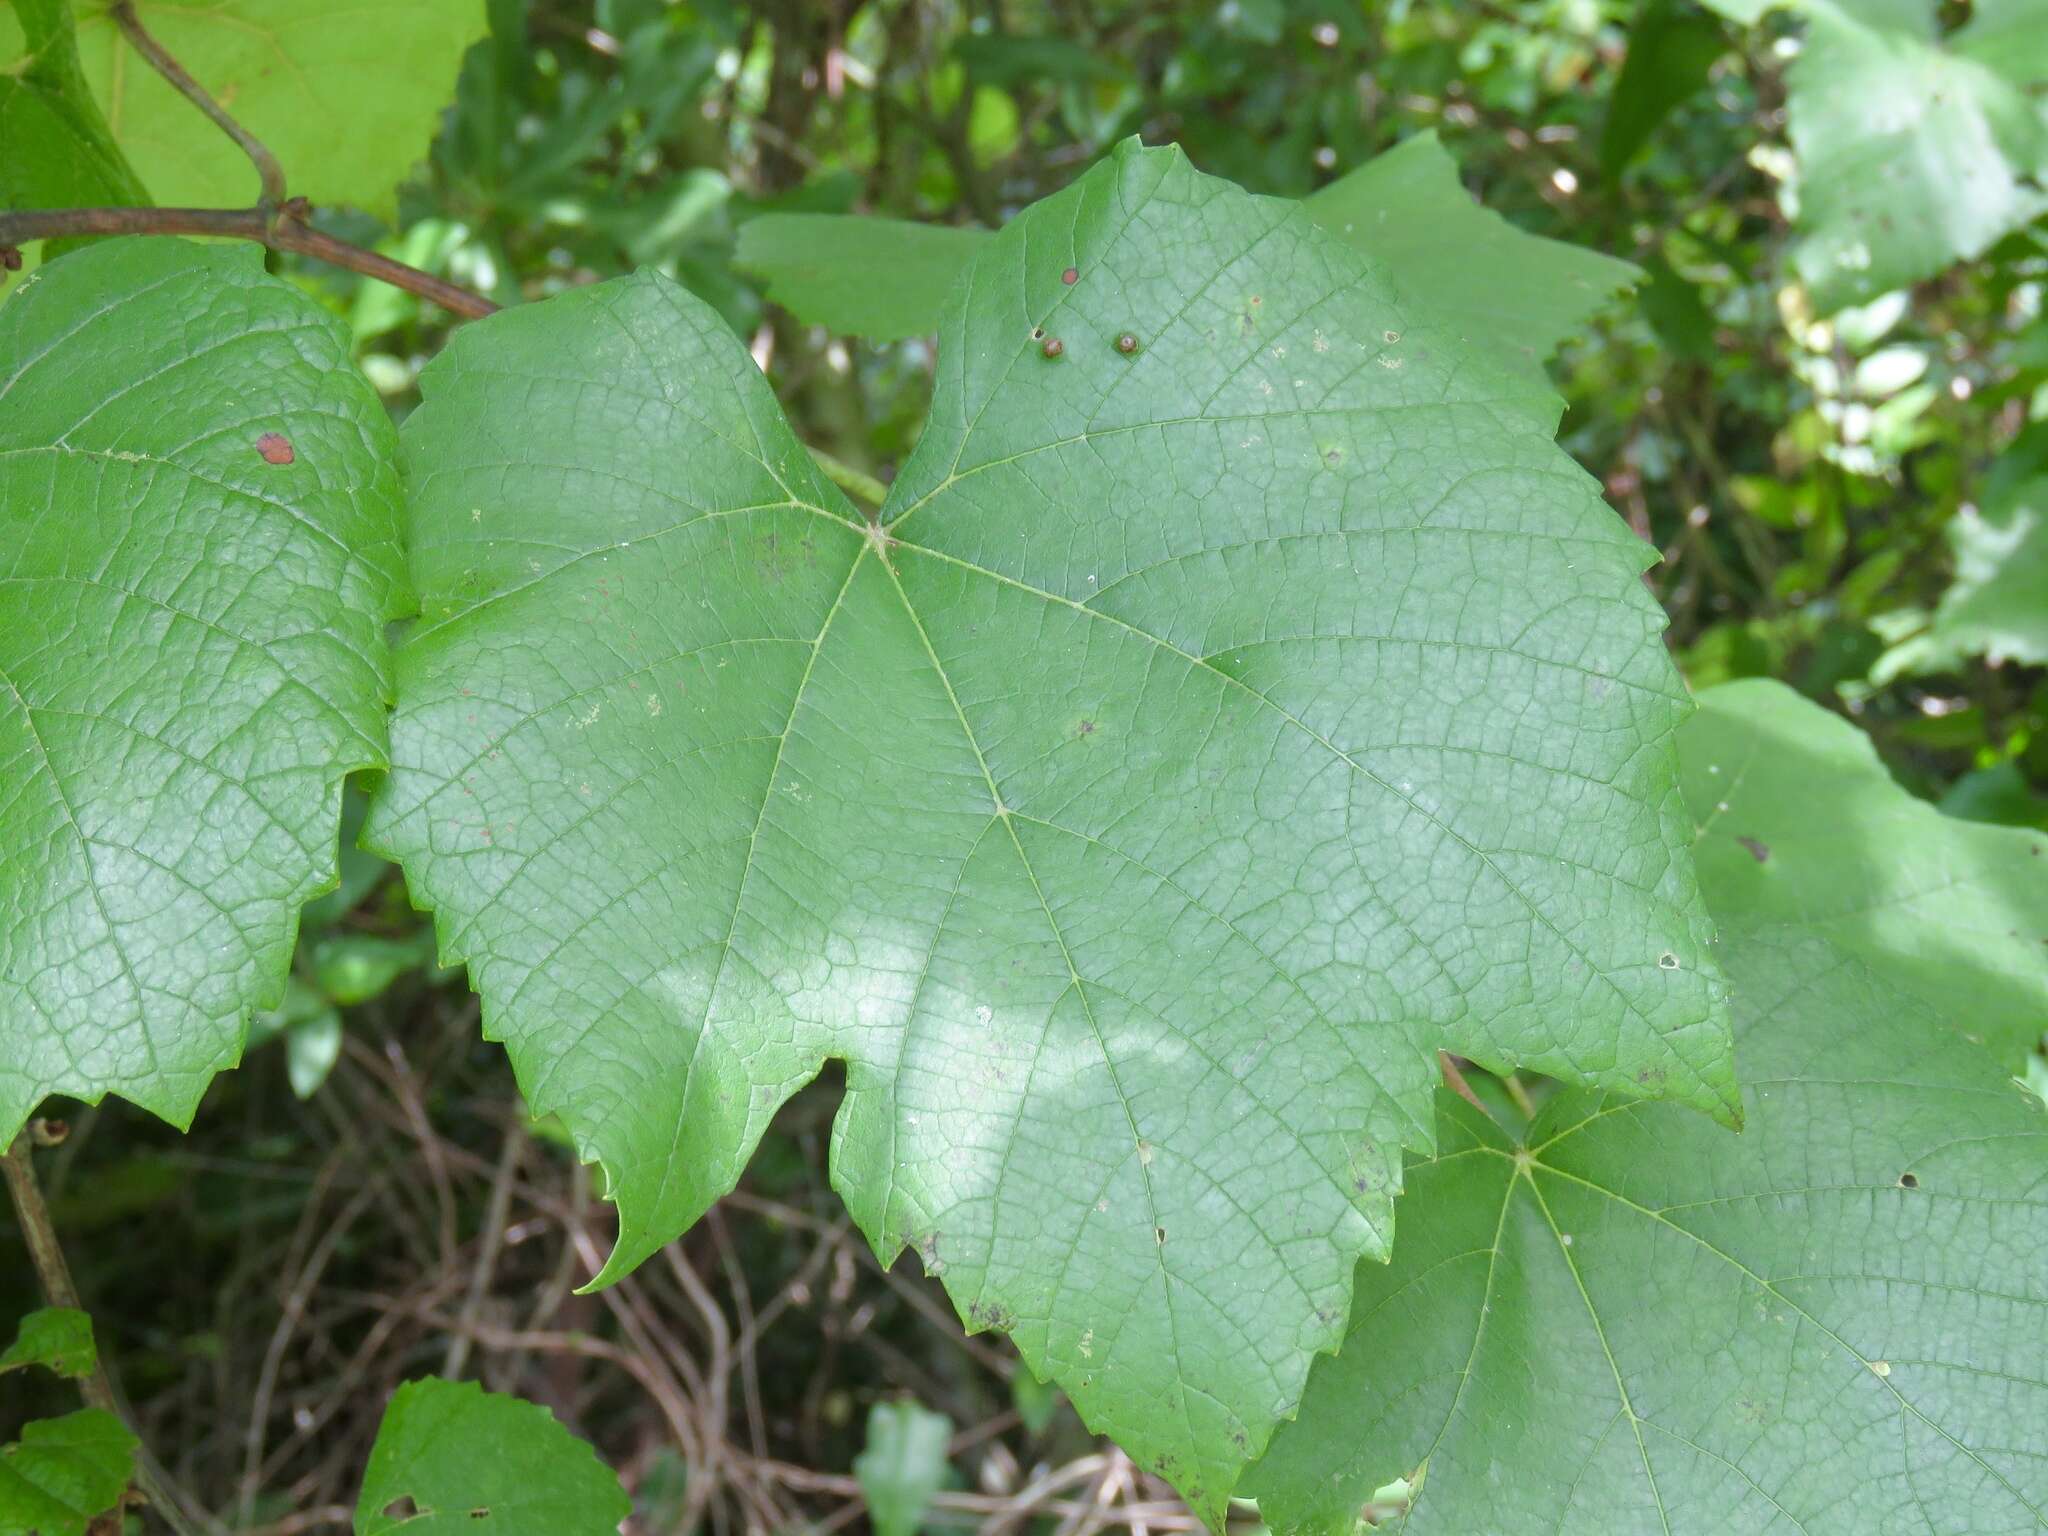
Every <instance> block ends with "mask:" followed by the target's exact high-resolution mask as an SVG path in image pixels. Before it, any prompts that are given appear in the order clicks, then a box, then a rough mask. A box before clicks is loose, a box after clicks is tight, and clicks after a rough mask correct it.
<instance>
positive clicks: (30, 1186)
mask: <svg viewBox="0 0 2048 1536" xmlns="http://www.w3.org/2000/svg"><path fill="white" fill-rule="evenodd" d="M65 1129H66V1128H65V1127H64V1125H63V1122H61V1121H56V1122H52V1121H48V1120H33V1121H31V1122H30V1123H29V1128H28V1129H27V1130H25V1131H23V1132H22V1133H21V1134H20V1135H19V1136H17V1137H15V1138H14V1145H13V1146H12V1147H10V1148H8V1150H7V1153H6V1155H5V1156H4V1157H0V1173H4V1174H5V1177H6V1181H7V1193H8V1194H9V1195H10V1196H12V1197H13V1200H14V1212H15V1215H16V1216H17V1217H19V1218H20V1221H21V1234H22V1237H23V1238H24V1239H25V1240H26V1241H27V1243H28V1255H29V1261H30V1262H31V1263H33V1264H34V1265H35V1270H36V1279H37V1281H38V1282H39V1283H40V1284H41V1286H42V1291H43V1299H44V1300H46V1301H47V1302H48V1303H49V1304H50V1305H51V1306H53V1307H69V1308H71V1309H72V1310H73V1311H77V1312H83V1311H84V1310H85V1308H84V1306H83V1305H81V1304H80V1302H79V1299H78V1286H77V1285H76V1284H75V1283H74V1282H73V1281H72V1279H71V1266H70V1265H69V1264H68V1263H66V1262H65V1260H64V1249H63V1247H62V1246H61V1245H60V1244H59V1243H58V1241H57V1228H56V1226H55V1224H54V1223H52V1222H51V1220H50V1208H49V1206H48V1205H46V1204H45V1203H44V1202H43V1190H42V1186H41V1185H40V1184H38V1183H37V1182H36V1170H35V1164H34V1163H33V1162H32V1161H31V1160H30V1158H31V1155H32V1153H33V1151H34V1149H35V1148H36V1147H37V1146H46V1147H54V1146H56V1145H57V1143H59V1142H61V1141H62V1140H63V1139H64V1135H65ZM78 1389H79V1395H80V1396H82V1397H83V1398H84V1399H85V1401H86V1403H87V1405H88V1406H90V1407H93V1408H98V1409H102V1410H104V1411H105V1412H107V1413H111V1414H112V1415H113V1416H114V1417H115V1418H117V1419H119V1420H121V1422H122V1423H124V1424H126V1423H128V1415H127V1414H125V1413H123V1412H122V1411H121V1404H120V1400H119V1399H118V1398H117V1397H116V1396H115V1395H114V1383H113V1379H112V1378H111V1377H110V1376H108V1375H107V1367H106V1364H105V1362H104V1361H103V1360H102V1359H101V1358H100V1357H99V1353H98V1351H97V1350H95V1351H94V1356H93V1366H92V1373H91V1374H90V1375H89V1376H87V1377H86V1378H85V1379H84V1380H83V1381H81V1382H80V1383H79V1384H78ZM129 1428H130V1429H131V1430H132V1429H133V1428H134V1426H133V1425H132V1424H130V1425H129ZM135 1486H136V1487H137V1488H139V1489H141V1490H142V1495H143V1497H144V1498H146V1499H148V1500H149V1502H150V1507H151V1508H153V1509H155V1510H156V1512H157V1513H158V1514H159V1515H160V1516H162V1517H163V1521H164V1523H165V1524H166V1525H168V1526H170V1528H171V1529H172V1530H173V1531H176V1532H177V1533H178V1536H197V1530H196V1528H195V1527H194V1526H193V1524H192V1522H191V1521H190V1519H188V1518H187V1516H186V1513H185V1506H184V1505H183V1504H182V1503H181V1502H180V1501H179V1500H178V1499H177V1498H176V1497H175V1496H174V1495H173V1494H172V1492H171V1489H170V1486H169V1483H168V1482H167V1481H166V1479H165V1478H164V1476H163V1473H162V1469H161V1468H159V1467H158V1466H157V1463H156V1458H155V1457H153V1456H151V1455H150V1453H149V1449H148V1447H147V1446H141V1447H138V1448H137V1450H136V1455H135Z"/></svg>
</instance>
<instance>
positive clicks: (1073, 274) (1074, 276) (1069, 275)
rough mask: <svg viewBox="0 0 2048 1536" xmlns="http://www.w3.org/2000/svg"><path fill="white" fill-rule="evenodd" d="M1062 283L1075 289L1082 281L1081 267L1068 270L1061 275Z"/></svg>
mask: <svg viewBox="0 0 2048 1536" xmlns="http://www.w3.org/2000/svg"><path fill="white" fill-rule="evenodd" d="M1060 281H1061V282H1063V283H1065V284H1066V285H1067V286H1068V287H1069V288H1071V287H1073V286H1074V284H1076V283H1078V282H1079V281H1081V269H1080V268H1079V267H1069V268H1067V270H1066V271H1064V272H1062V273H1061V274H1060Z"/></svg>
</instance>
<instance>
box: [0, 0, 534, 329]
mask: <svg viewBox="0 0 2048 1536" xmlns="http://www.w3.org/2000/svg"><path fill="white" fill-rule="evenodd" d="M112 15H113V18H114V20H115V22H116V23H118V24H119V26H120V28H121V33H122V35H123V36H124V37H126V38H127V39H128V41H129V43H130V44H131V45H132V46H133V47H134V49H135V51H136V52H137V53H139V54H141V55H142V56H143V57H144V58H145V59H147V60H148V61H149V63H150V67H151V68H153V69H154V70H155V71H156V72H157V73H158V74H160V75H162V76H163V77H164V79H166V80H168V81H169V82H170V83H171V85H172V87H173V88H174V89H175V90H176V91H177V92H178V94H179V95H181V96H183V97H184V98H185V99H186V100H187V101H189V102H191V103H192V105H193V106H195V107H197V108H198V109H199V110H200V111H201V112H203V113H205V114H206V116H207V118H208V119H209V120H210V121H211V122H212V123H213V125H214V126H215V127H216V128H218V129H220V131H221V132H222V133H225V134H226V135H227V136H228V137H229V138H231V139H233V140H234V141H235V143H236V144H237V145H239V146H240V147H241V150H242V153H243V154H245V155H247V156H248V157H249V162H250V164H252V165H254V166H255V167H256V176H257V179H258V181H259V182H260V183H261V185H262V188H263V191H262V195H261V196H260V197H259V198H258V200H257V203H256V206H255V207H253V208H48V209H27V210H24V211H21V212H13V213H0V266H5V267H6V268H8V269H9V270H13V269H17V268H19V267H20V265H21V252H20V247H21V246H23V245H26V244H27V243H28V242H30V241H31V240H55V239H63V238H66V237H71V236H79V235H204V236H210V237H213V238H216V239H229V240H253V241H255V242H256V243H257V244H258V245H262V246H266V247H268V248H269V249H270V250H273V251H291V252H293V253H295V254H297V255H300V256H310V257H312V258H313V259H314V260H316V261H324V262H326V263H327V264H328V265H329V266H335V267H342V268H345V269H346V270H348V271H350V272H360V273H361V274H362V275H363V276H365V277H374V278H376V279H378V280H379V281H380V282H386V283H389V284H391V285H392V287H394V288H403V289H404V290H405V291H406V292H407V293H415V294H418V295H419V296H420V297H421V298H423V299H431V300H432V301H433V302H434V303H436V304H438V305H440V306H441V307H442V308H443V309H445V310H447V311H448V312H449V313H450V314H454V315H460V316H461V317H462V318H463V319H465V320H478V319H481V318H483V316H485V315H488V314H491V313H492V312H493V311H495V310H496V309H497V307H498V306H497V305H495V304H493V303H492V302H491V301H490V300H489V299H487V298H485V297H484V296H483V295H482V294H477V293H471V292H470V291H469V290H468V289H467V288H462V287H459V286H457V285H456V284H454V283H450V282H446V281H444V280H442V279H441V278H438V277H435V276H434V275H433V274H432V273H430V272H422V271H420V269H419V268H418V267H409V266H407V265H406V264H405V263H404V262H402V261H393V260H392V259H391V258H390V257H388V256H380V255H378V254H377V253H376V252H375V251H366V250H364V249H363V248H362V247H361V246H359V245H351V244H349V242H348V241H346V240H337V239H336V238H335V237H334V236H332V235H330V234H325V233H323V232H322V231H320V230H317V229H315V228H314V227H313V226H312V225H311V224H310V223H309V222H308V220H309V219H310V218H311V216H312V212H313V207H312V204H310V203H308V202H307V201H306V200H305V199H304V198H303V197H291V196H288V195H287V193H286V191H285V178H284V167H283V166H281V165H279V164H278V163H277V156H275V155H273V154H272V153H271V152H270V150H269V149H268V148H267V147H266V146H265V145H264V143H263V141H262V140H261V139H259V138H257V137H256V135H255V134H253V133H251V132H249V130H248V129H246V128H244V127H243V126H242V125H241V124H240V123H238V122H236V121H235V119H234V118H233V117H232V116H231V115H230V114H229V112H228V110H227V108H225V107H223V106H222V105H221V104H220V103H219V102H218V101H215V100H214V99H213V96H212V95H211V93H209V92H208V91H207V89H206V87H205V86H203V85H201V84H200V83H199V82H198V81H197V80H194V79H193V78H192V76H191V75H189V74H188V73H186V71H185V67H184V65H182V64H180V63H179V62H178V61H177V60H176V59H174V58H172V57H171V56H170V54H169V53H167V52H165V50H164V47H163V45H162V44H161V43H159V42H158V41H157V40H156V39H155V38H154V37H151V36H150V35H149V31H148V29H147V28H145V27H144V26H143V25H142V23H141V21H139V20H138V19H137V18H136V15H135V10H134V7H133V5H131V4H130V3H129V0H121V3H120V4H118V5H116V6H115V7H114V8H113V11H112Z"/></svg>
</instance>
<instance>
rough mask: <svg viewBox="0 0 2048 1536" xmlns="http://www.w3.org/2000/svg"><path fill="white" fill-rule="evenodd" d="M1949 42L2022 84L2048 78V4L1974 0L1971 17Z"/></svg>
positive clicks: (2025, 0) (2040, 0)
mask: <svg viewBox="0 0 2048 1536" xmlns="http://www.w3.org/2000/svg"><path fill="white" fill-rule="evenodd" d="M1949 46H1950V47H1952V48H1954V49H1955V51H1956V52H1957V53H1960V54H1962V55H1964V56H1965V57H1967V58H1972V59H1976V60H1978V61H1979V62H1980V63H1983V64H1985V65H1988V66H1989V67H1990V68H1992V69H1995V70H1997V71H1998V72H1999V73H2000V74H2002V75H2004V76H2005V78H2006V79H2008V80H2010V81H2012V82H2013V83H2014V84H2015V85H2020V86H2038V85H2041V84H2043V83H2044V82H2048V4H2043V0H1975V3H1974V4H1972V5H1971V7H1970V19H1969V21H1968V22H1967V23H1965V24H1964V25H1963V26H1962V27H1961V28H1959V29H1958V30H1957V31H1956V33H1955V34H1954V35H1953V36H1952V37H1950V39H1949Z"/></svg>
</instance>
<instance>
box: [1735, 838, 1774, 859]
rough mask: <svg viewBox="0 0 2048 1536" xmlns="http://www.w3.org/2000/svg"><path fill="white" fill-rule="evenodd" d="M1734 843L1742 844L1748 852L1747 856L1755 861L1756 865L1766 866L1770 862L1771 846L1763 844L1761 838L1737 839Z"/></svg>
mask: <svg viewBox="0 0 2048 1536" xmlns="http://www.w3.org/2000/svg"><path fill="white" fill-rule="evenodd" d="M1735 841H1737V842H1738V843H1740V844H1742V846H1743V847H1745V848H1747V849H1748V850H1749V856H1750V857H1751V858H1753V859H1755V860H1756V861H1757V863H1759V864H1767V863H1769V862H1770V858H1771V845H1770V844H1769V843H1767V842H1764V841H1763V840H1762V839H1761V838H1755V837H1738V838H1737V839H1735Z"/></svg>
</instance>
